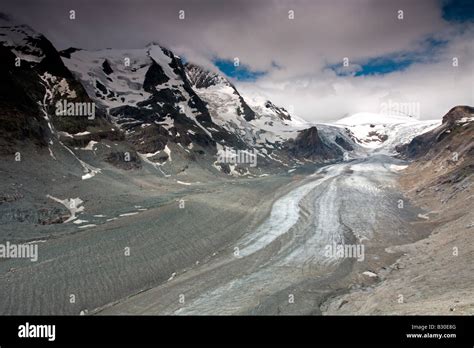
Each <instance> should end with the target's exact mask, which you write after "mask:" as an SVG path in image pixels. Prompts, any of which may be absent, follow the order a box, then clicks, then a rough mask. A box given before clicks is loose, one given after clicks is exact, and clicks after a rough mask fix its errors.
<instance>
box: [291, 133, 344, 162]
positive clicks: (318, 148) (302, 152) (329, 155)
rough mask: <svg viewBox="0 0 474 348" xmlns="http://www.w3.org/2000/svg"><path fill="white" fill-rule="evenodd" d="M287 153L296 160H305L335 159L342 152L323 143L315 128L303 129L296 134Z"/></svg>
mask: <svg viewBox="0 0 474 348" xmlns="http://www.w3.org/2000/svg"><path fill="white" fill-rule="evenodd" d="M288 146H289V151H290V152H291V153H292V154H293V155H294V156H296V157H298V158H305V159H312V160H314V159H324V160H325V159H335V158H338V157H341V156H342V151H341V150H340V149H339V148H337V147H335V146H334V147H331V146H329V145H327V144H326V143H324V142H323V141H322V140H321V138H320V136H319V134H318V130H317V128H316V127H314V126H313V127H311V128H308V129H305V130H303V131H301V132H300V134H298V136H297V137H296V139H295V140H294V141H290V142H289V144H288Z"/></svg>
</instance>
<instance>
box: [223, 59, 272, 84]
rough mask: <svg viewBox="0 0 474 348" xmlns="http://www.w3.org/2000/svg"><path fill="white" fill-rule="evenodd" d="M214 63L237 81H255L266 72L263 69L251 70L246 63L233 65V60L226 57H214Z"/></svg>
mask: <svg viewBox="0 0 474 348" xmlns="http://www.w3.org/2000/svg"><path fill="white" fill-rule="evenodd" d="M214 65H215V66H217V67H218V68H219V70H220V71H222V72H223V73H224V74H226V75H227V76H228V77H232V78H235V79H236V80H239V81H255V80H257V79H258V78H260V77H262V76H264V75H265V74H266V72H264V71H254V70H251V69H250V68H249V67H248V66H246V65H242V64H240V65H239V66H235V65H234V61H233V60H228V59H215V60H214Z"/></svg>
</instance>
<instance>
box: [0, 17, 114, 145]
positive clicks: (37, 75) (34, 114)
mask: <svg viewBox="0 0 474 348" xmlns="http://www.w3.org/2000/svg"><path fill="white" fill-rule="evenodd" d="M0 51H1V55H0V56H1V62H2V65H1V67H0V75H1V77H2V81H4V83H2V87H1V88H2V90H1V93H0V106H1V108H2V112H3V115H2V122H1V125H0V135H1V136H0V141H1V145H2V146H1V149H2V153H3V154H8V153H13V152H15V149H16V146H17V145H18V144H28V143H33V144H36V145H39V146H42V147H45V146H47V145H48V144H49V145H51V144H52V143H53V142H54V140H55V135H58V134H59V133H60V132H68V133H80V132H84V131H85V130H86V129H87V128H88V127H94V128H96V129H97V130H98V131H99V130H100V132H101V136H100V137H102V138H103V137H110V138H115V137H117V136H118V135H116V134H113V133H114V132H113V130H112V125H111V124H110V123H109V122H108V121H107V119H106V118H105V114H104V113H103V112H102V111H101V110H97V112H96V113H95V115H94V116H95V117H94V118H88V117H62V116H58V115H57V114H56V112H55V111H56V110H55V108H56V103H57V102H58V101H61V100H63V99H67V100H68V101H70V102H71V103H81V104H82V103H86V104H92V103H93V101H92V99H91V98H89V96H88V94H87V93H86V91H85V90H84V88H83V87H82V84H81V83H80V82H79V81H77V80H76V79H75V78H74V77H73V75H72V73H71V72H70V71H69V70H68V69H67V68H66V67H65V66H64V64H63V63H62V59H61V57H60V55H59V53H58V52H57V51H56V49H55V48H54V46H53V45H52V44H51V42H50V41H48V39H46V38H45V37H44V36H43V35H41V34H39V33H37V32H35V31H34V30H33V29H32V28H30V27H28V26H26V25H19V24H16V23H14V22H12V21H11V20H10V19H9V18H8V17H6V16H4V15H3V16H1V19H0ZM98 133H99V132H98Z"/></svg>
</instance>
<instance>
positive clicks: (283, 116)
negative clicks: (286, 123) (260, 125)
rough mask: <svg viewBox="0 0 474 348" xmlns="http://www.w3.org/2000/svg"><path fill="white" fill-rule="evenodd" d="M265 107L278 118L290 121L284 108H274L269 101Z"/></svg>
mask: <svg viewBox="0 0 474 348" xmlns="http://www.w3.org/2000/svg"><path fill="white" fill-rule="evenodd" d="M265 107H266V108H268V109H271V110H273V111H275V113H276V114H277V115H278V117H280V118H281V119H282V120H291V116H290V114H289V113H288V111H286V109H285V108H282V107H279V106H276V105H275V104H273V103H272V102H271V101H269V100H268V101H267V102H266V103H265Z"/></svg>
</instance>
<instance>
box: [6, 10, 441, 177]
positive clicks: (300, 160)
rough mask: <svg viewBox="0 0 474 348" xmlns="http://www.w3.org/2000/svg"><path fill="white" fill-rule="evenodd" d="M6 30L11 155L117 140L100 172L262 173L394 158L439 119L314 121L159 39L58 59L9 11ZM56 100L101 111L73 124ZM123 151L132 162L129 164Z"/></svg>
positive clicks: (72, 151) (69, 52) (76, 51)
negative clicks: (368, 157)
mask: <svg viewBox="0 0 474 348" xmlns="http://www.w3.org/2000/svg"><path fill="white" fill-rule="evenodd" d="M0 33H1V36H0V40H1V41H0V42H1V48H0V49H1V50H2V52H3V53H4V54H2V59H3V60H4V63H5V64H3V65H2V68H1V74H2V76H3V78H4V79H5V80H7V81H11V85H12V86H13V87H12V88H8V89H7V88H6V87H3V89H4V91H3V92H4V93H2V99H1V100H0V102H1V103H2V106H3V107H4V109H5V110H6V111H7V112H6V115H5V122H3V123H2V126H0V127H1V128H0V132H2V135H3V136H2V142H4V144H5V146H4V147H2V148H3V151H6V152H8V151H9V152H10V153H12V152H14V151H15V149H16V148H17V147H16V146H17V145H18V144H23V145H24V144H26V143H29V142H31V143H33V144H36V145H39V146H40V148H41V147H43V148H46V147H47V148H48V151H49V152H50V153H51V154H52V156H51V157H52V158H53V157H54V150H55V148H56V147H57V146H59V147H60V148H61V150H59V149H56V150H55V151H66V154H69V155H72V156H74V157H78V156H79V157H80V156H81V154H80V153H79V154H78V153H76V149H78V148H88V147H93V146H94V144H100V142H101V141H102V140H104V139H105V140H110V141H114V143H113V144H112V145H110V144H108V146H110V148H108V150H106V152H105V153H104V154H103V155H102V156H101V158H95V159H94V161H98V162H97V163H96V164H99V166H100V163H104V162H105V163H108V164H111V165H113V166H115V167H116V168H119V169H123V170H141V169H142V168H145V169H146V168H148V167H149V169H151V170H158V171H159V172H160V173H161V175H163V176H165V177H166V176H169V175H175V174H178V173H182V172H183V170H185V168H189V166H191V167H194V168H200V170H204V171H207V172H210V173H213V174H218V175H220V174H231V175H261V174H264V173H268V172H278V171H279V170H281V168H282V167H291V168H294V167H296V166H300V165H303V164H305V163H321V162H327V161H336V160H342V159H343V157H344V156H346V157H344V158H348V157H355V156H357V154H358V153H361V152H362V153H363V152H364V151H366V150H364V149H366V148H369V149H373V148H377V151H382V150H383V151H386V150H387V149H388V150H389V151H391V150H392V148H393V147H394V146H395V145H397V144H399V143H400V142H406V141H409V140H411V137H413V136H415V135H416V134H419V133H420V132H423V131H426V130H428V129H429V128H430V127H433V125H434V124H436V122H431V121H428V122H420V121H417V120H414V119H409V118H407V117H398V118H397V117H392V118H387V117H381V116H380V115H367V114H357V115H353V116H351V117H349V118H345V119H343V120H340V121H339V122H337V123H336V124H316V125H315V124H310V123H307V122H305V121H303V120H300V119H298V118H297V117H296V116H294V115H291V114H290V113H289V112H288V111H287V110H285V109H284V108H282V107H279V106H277V105H275V104H274V103H273V102H271V101H270V100H268V99H267V98H264V97H262V96H259V95H244V94H242V93H240V92H239V91H238V90H237V88H236V86H235V85H234V84H233V83H232V82H231V81H230V80H229V79H227V78H226V77H224V76H222V75H221V74H219V73H216V72H213V71H209V70H206V69H204V68H202V67H199V66H197V65H195V64H192V63H183V60H182V59H181V57H179V56H177V55H175V54H174V53H173V52H171V51H170V50H169V49H167V48H164V47H162V46H160V45H158V44H156V43H151V44H149V45H147V46H146V47H144V48H143V49H120V50H119V49H104V50H96V51H87V50H84V49H80V48H69V49H66V50H63V51H61V52H58V51H57V50H56V49H55V48H54V46H53V45H52V44H51V43H50V42H49V41H48V40H47V39H46V38H45V37H44V36H43V35H41V34H39V33H37V32H35V31H34V30H33V29H32V28H30V27H28V26H25V25H20V24H16V23H13V22H12V21H11V20H9V19H8V18H6V17H5V16H3V19H2V25H1V28H0ZM18 60H19V61H20V66H16V65H15V63H16V62H17V61H18ZM3 86H5V85H3ZM58 102H59V106H61V105H63V104H64V105H65V106H66V104H68V105H69V104H74V105H78V104H79V105H82V104H84V105H86V106H88V105H92V106H93V107H94V109H95V115H94V117H85V116H87V115H85V116H84V115H82V116H81V115H79V116H78V117H64V115H62V114H58V112H57V108H58ZM76 116H77V115H76ZM96 146H98V145H96ZM239 151H240V152H242V153H244V154H245V153H246V154H249V153H252V154H253V155H254V156H255V157H256V158H257V159H258V163H259V164H258V166H249V163H245V162H244V163H239V162H238V161H235V159H236V158H238V156H237V154H238V153H239ZM125 153H127V154H128V155H127V156H128V160H127V161H126V162H130V163H124V159H123V158H124V154H125ZM350 153H351V154H352V155H351V156H348V154H350ZM79 157H78V159H79ZM222 159H224V161H222ZM78 162H79V163H81V166H82V167H83V169H84V172H85V174H84V175H85V177H86V178H90V177H92V176H93V175H92V174H91V171H90V170H89V169H87V168H88V167H87V166H85V165H83V164H82V163H83V162H84V160H83V159H79V160H78ZM84 163H86V162H84ZM143 165H145V166H143ZM91 167H96V166H91ZM96 172H98V171H96Z"/></svg>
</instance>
